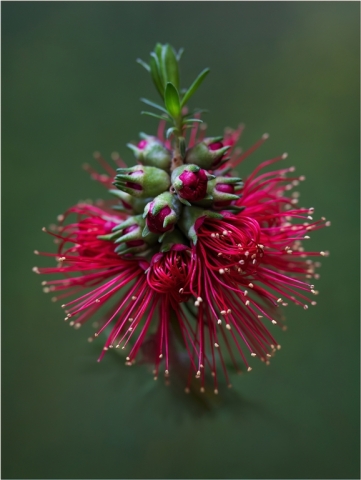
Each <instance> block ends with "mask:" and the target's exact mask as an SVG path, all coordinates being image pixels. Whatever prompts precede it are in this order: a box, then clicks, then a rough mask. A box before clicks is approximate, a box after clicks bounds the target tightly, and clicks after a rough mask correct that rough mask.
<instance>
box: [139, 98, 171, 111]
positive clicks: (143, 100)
mask: <svg viewBox="0 0 361 480" xmlns="http://www.w3.org/2000/svg"><path fill="white" fill-rule="evenodd" d="M140 101H141V102H143V103H145V104H147V105H149V106H150V107H153V108H157V109H158V110H161V111H162V112H164V113H166V114H167V113H168V112H167V110H166V109H165V108H164V107H162V106H161V105H158V104H157V103H154V102H152V101H151V100H148V99H147V98H141V99H140Z"/></svg>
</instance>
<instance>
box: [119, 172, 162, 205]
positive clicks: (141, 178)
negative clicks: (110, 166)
mask: <svg viewBox="0 0 361 480" xmlns="http://www.w3.org/2000/svg"><path fill="white" fill-rule="evenodd" d="M117 172H118V173H117V175H116V177H115V181H114V185H115V186H116V187H117V188H119V190H122V191H123V192H126V193H128V194H129V195H133V196H134V197H138V198H148V197H156V196H157V195H160V194H161V193H162V192H164V191H165V190H168V188H169V187H170V177H169V175H168V173H167V172H165V171H164V170H161V169H160V168H156V167H145V166H143V165H136V166H134V167H131V168H118V170H117Z"/></svg>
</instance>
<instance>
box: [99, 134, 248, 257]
mask: <svg viewBox="0 0 361 480" xmlns="http://www.w3.org/2000/svg"><path fill="white" fill-rule="evenodd" d="M141 138H142V140H141V141H140V142H139V143H138V145H137V146H135V145H133V144H129V146H130V148H131V149H132V150H133V152H134V154H135V157H136V159H137V160H138V162H139V165H136V166H134V167H131V168H119V169H118V170H117V175H116V177H115V181H114V185H115V186H116V187H117V189H116V190H112V191H111V192H112V193H113V194H114V195H115V196H117V197H118V198H119V200H120V205H119V206H118V207H116V208H117V209H119V210H123V211H125V212H127V213H132V214H133V216H131V217H129V218H128V219H127V220H126V221H125V222H123V223H122V224H120V225H118V226H116V227H114V229H113V233H112V234H110V235H107V236H103V237H102V238H103V239H108V240H112V241H114V242H115V243H120V244H121V245H119V246H117V250H116V251H117V252H119V253H121V254H125V253H133V254H134V253H142V252H145V251H147V250H148V249H153V248H154V246H155V245H156V244H157V240H158V242H160V243H162V245H161V250H162V249H163V248H164V245H163V243H165V244H169V241H170V239H171V238H173V239H174V241H177V242H180V244H183V245H188V246H189V245H190V242H193V243H196V242H197V235H196V221H197V220H198V219H199V218H203V217H209V216H214V217H217V218H222V215H223V214H224V211H226V210H229V211H235V210H239V207H237V206H236V205H235V204H236V202H237V200H239V198H240V191H241V188H242V181H241V178H239V177H236V176H232V175H231V173H229V172H226V170H224V171H222V169H221V168H220V166H221V164H222V163H223V162H224V156H225V154H226V152H227V151H228V150H229V148H230V147H229V146H225V147H224V146H223V143H222V137H216V138H214V137H213V138H206V139H204V140H202V141H201V142H198V143H196V144H195V145H194V146H192V147H190V148H189V149H186V151H185V154H184V158H182V156H180V154H179V151H178V150H177V147H175V148H172V147H171V146H170V144H169V142H167V144H166V143H163V142H162V141H161V140H159V139H158V138H156V137H152V136H149V135H145V134H141ZM226 160H228V159H226ZM222 212H223V214H222ZM171 233H173V235H172V236H171V237H170V234H171ZM171 243H172V245H173V244H174V243H173V242H171Z"/></svg>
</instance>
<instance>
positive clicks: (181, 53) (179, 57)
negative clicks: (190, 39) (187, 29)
mask: <svg viewBox="0 0 361 480" xmlns="http://www.w3.org/2000/svg"><path fill="white" fill-rule="evenodd" d="M183 52H184V48H180V49H179V50H178V53H176V58H177V60H178V62H179V60H180V59H181V58H182V55H183Z"/></svg>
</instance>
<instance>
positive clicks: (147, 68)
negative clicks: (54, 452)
mask: <svg viewBox="0 0 361 480" xmlns="http://www.w3.org/2000/svg"><path fill="white" fill-rule="evenodd" d="M136 61H137V63H139V65H141V66H142V67H144V68H145V69H146V70H147V72H150V66H149V65H148V64H147V63H145V62H143V60H142V59H141V58H137V60H136Z"/></svg>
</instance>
